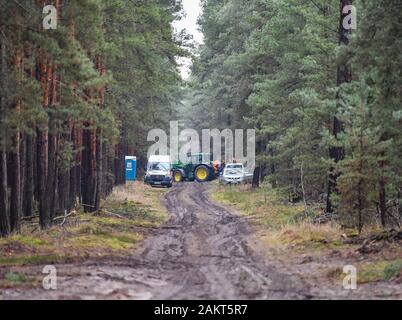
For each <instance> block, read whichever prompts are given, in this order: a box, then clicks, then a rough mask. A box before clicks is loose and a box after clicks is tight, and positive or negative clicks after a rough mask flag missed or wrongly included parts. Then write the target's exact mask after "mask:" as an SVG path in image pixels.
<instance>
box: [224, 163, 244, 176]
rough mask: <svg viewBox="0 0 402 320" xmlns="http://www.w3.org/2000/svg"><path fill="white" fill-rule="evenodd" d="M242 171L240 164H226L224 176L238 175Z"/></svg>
mask: <svg viewBox="0 0 402 320" xmlns="http://www.w3.org/2000/svg"><path fill="white" fill-rule="evenodd" d="M242 170H243V166H242V165H241V164H228V165H226V167H225V173H224V174H225V175H228V174H229V175H231V174H239V173H241V172H242Z"/></svg>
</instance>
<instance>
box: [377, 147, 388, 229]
mask: <svg viewBox="0 0 402 320" xmlns="http://www.w3.org/2000/svg"><path fill="white" fill-rule="evenodd" d="M381 157H384V153H381ZM384 170H385V161H383V160H382V161H380V172H381V173H383V172H384ZM378 187H379V191H378V199H379V211H380V220H381V226H382V227H383V228H385V227H386V225H387V196H386V180H385V176H384V175H383V174H381V177H380V181H379V186H378Z"/></svg>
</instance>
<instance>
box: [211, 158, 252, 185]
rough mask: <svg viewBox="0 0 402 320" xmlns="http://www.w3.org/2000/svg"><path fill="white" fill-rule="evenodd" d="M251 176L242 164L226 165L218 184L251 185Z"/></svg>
mask: <svg viewBox="0 0 402 320" xmlns="http://www.w3.org/2000/svg"><path fill="white" fill-rule="evenodd" d="M252 181H253V174H252V173H248V172H247V171H246V169H245V168H244V165H243V164H242V163H228V164H226V166H225V168H224V170H223V174H222V175H221V176H220V178H219V182H220V183H223V184H237V183H251V182H252Z"/></svg>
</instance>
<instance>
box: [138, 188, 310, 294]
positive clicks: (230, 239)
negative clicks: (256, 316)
mask: <svg viewBox="0 0 402 320" xmlns="http://www.w3.org/2000/svg"><path fill="white" fill-rule="evenodd" d="M207 192H208V184H200V183H196V182H195V183H182V184H179V185H176V186H175V187H174V188H173V189H172V191H171V192H169V193H168V194H167V196H166V198H165V205H166V207H167V209H168V210H169V212H170V213H171V215H172V217H171V219H170V221H169V222H168V223H167V224H166V227H165V228H168V227H169V225H170V226H174V228H170V229H169V228H168V229H165V230H168V231H167V232H164V233H162V234H161V235H159V236H156V237H154V238H152V239H150V241H149V242H148V244H147V246H146V249H145V250H144V252H143V253H142V254H141V258H142V259H143V260H145V261H148V262H150V261H152V263H155V264H156V265H158V264H159V267H160V268H161V270H163V271H162V272H164V274H165V275H166V276H167V278H165V281H166V282H167V283H170V284H173V283H174V284H175V285H174V286H172V287H171V288H166V290H159V291H158V292H154V293H153V296H154V297H155V298H158V299H173V298H174V299H277V298H299V299H301V298H307V297H308V290H307V288H306V287H305V286H304V285H303V283H301V282H300V279H293V278H292V277H290V276H288V275H285V274H281V273H280V272H279V271H278V270H276V269H275V268H274V267H273V266H269V265H266V264H265V263H264V262H263V260H262V259H260V258H259V257H258V256H257V255H256V254H255V253H254V252H253V251H252V250H251V249H250V248H249V247H248V246H247V244H246V241H245V238H246V237H247V236H249V235H250V232H251V230H250V228H249V226H248V225H247V222H246V221H245V220H244V219H242V218H241V217H239V216H236V215H233V214H231V213H230V212H229V211H228V210H226V209H224V208H222V207H221V206H218V205H216V204H214V203H213V202H211V201H210V200H209V199H208V196H207ZM168 286H169V285H168ZM160 289H162V288H160Z"/></svg>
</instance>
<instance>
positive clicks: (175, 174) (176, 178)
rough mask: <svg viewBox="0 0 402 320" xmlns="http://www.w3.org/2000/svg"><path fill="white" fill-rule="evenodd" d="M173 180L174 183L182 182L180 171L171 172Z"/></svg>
mask: <svg viewBox="0 0 402 320" xmlns="http://www.w3.org/2000/svg"><path fill="white" fill-rule="evenodd" d="M173 180H174V182H176V183H179V182H182V181H183V173H182V172H181V171H180V170H175V171H174V172H173Z"/></svg>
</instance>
